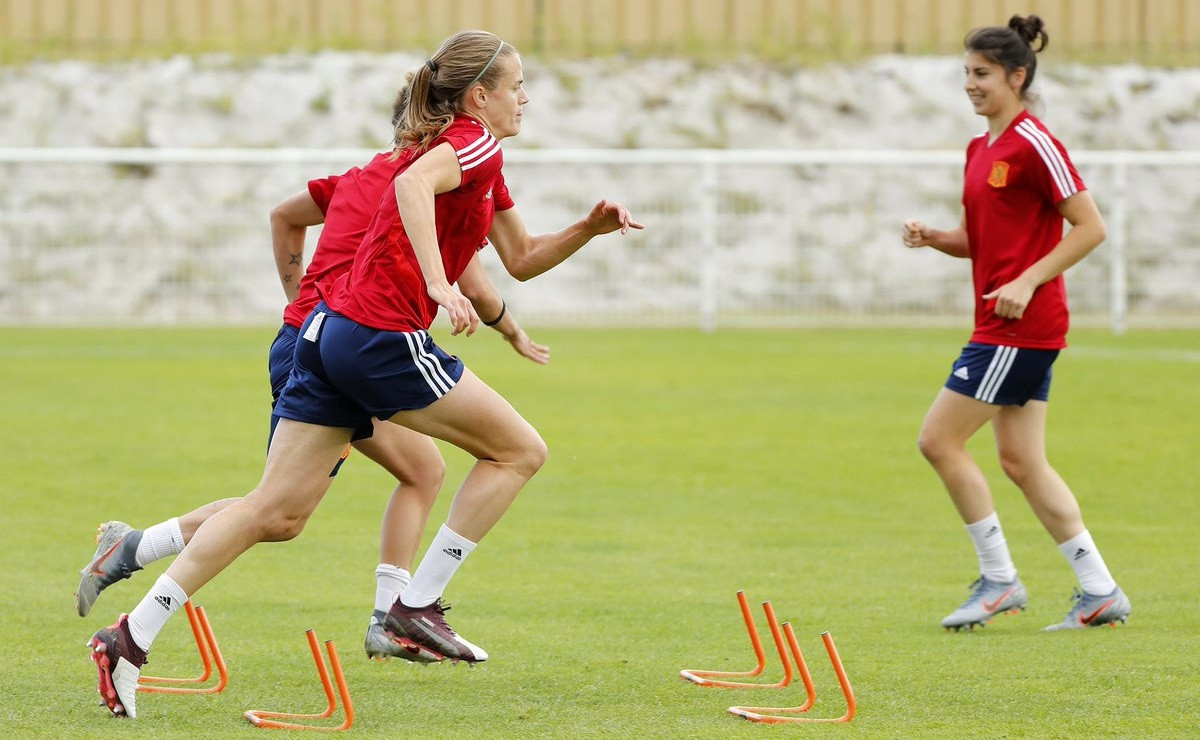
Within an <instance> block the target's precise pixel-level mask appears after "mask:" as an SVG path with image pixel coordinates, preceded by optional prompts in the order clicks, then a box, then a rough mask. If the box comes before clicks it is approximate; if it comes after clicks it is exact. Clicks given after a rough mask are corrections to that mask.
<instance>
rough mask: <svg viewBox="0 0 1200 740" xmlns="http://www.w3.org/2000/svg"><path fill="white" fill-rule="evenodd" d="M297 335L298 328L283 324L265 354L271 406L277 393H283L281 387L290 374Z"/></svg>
mask: <svg viewBox="0 0 1200 740" xmlns="http://www.w3.org/2000/svg"><path fill="white" fill-rule="evenodd" d="M298 336H300V330H299V329H297V328H296V327H294V326H292V325H291V324H284V325H283V326H281V327H279V333H278V334H276V335H275V341H273V342H271V352H270V354H269V355H268V356H267V371H268V372H269V373H270V377H271V408H274V407H275V402H276V401H278V400H279V394H280V393H283V387H284V386H285V385H287V380H288V376H289V375H291V374H292V364H293V363H294V362H295V357H294V356H295V354H296V337H298Z"/></svg>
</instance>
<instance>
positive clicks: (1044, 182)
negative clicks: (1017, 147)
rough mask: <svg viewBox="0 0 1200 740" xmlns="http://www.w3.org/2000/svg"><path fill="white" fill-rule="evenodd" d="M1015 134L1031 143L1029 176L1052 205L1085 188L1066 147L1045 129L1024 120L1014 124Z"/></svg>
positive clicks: (1035, 186) (1034, 185)
mask: <svg viewBox="0 0 1200 740" xmlns="http://www.w3.org/2000/svg"><path fill="white" fill-rule="evenodd" d="M1017 133H1019V134H1020V135H1021V136H1023V137H1024V138H1025V140H1026V141H1028V142H1029V144H1030V154H1029V162H1030V167H1029V171H1030V175H1031V177H1032V178H1033V187H1034V188H1035V189H1036V190H1038V191H1039V192H1040V193H1041V194H1042V195H1043V196H1044V197H1045V198H1046V199H1047V200H1049V201H1050V202H1051V203H1054V204H1055V205H1057V204H1059V203H1061V202H1062V201H1064V200H1066V199H1067V198H1070V197H1071V196H1072V195H1074V194H1075V193H1078V192H1079V191H1081V190H1087V186H1086V185H1085V184H1084V183H1083V178H1081V177H1080V176H1079V172H1078V171H1076V169H1075V163H1074V162H1072V161H1071V157H1070V155H1068V154H1067V148H1066V147H1064V146H1063V145H1062V142H1060V141H1059V140H1058V139H1056V138H1054V137H1053V136H1051V135H1050V134H1049V133H1048V132H1047V131H1046V130H1045V129H1043V128H1040V127H1039V126H1037V125H1035V124H1034V123H1033V121H1031V120H1029V119H1026V120H1024V121H1021V122H1020V123H1018V124H1017Z"/></svg>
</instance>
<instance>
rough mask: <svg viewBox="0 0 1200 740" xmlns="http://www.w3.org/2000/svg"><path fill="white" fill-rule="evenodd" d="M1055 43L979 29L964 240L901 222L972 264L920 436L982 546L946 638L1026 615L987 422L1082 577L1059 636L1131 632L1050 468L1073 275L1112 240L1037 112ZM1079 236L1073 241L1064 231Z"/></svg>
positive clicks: (1029, 29)
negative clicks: (1042, 57) (953, 346)
mask: <svg viewBox="0 0 1200 740" xmlns="http://www.w3.org/2000/svg"><path fill="white" fill-rule="evenodd" d="M1047 40H1048V36H1047V34H1046V31H1045V28H1044V24H1043V22H1042V19H1041V18H1039V17H1038V16H1036V15H1030V16H1025V17H1022V16H1013V18H1012V19H1011V20H1010V21H1009V22H1008V25H1007V26H992V27H986V28H979V29H976V30H974V31H972V32H971V33H969V34H968V35H967V37H966V39H965V41H964V47H965V49H966V64H965V71H966V83H965V85H964V88H965V90H966V93H967V97H968V98H969V99H970V101H971V105H972V106H973V107H974V108H975V112H976V113H977V114H979V115H981V116H984V117H985V118H987V122H988V130H987V131H986V132H984V133H982V134H980V135H979V136H976V137H975V138H974V139H972V140H971V142H970V143H969V144H968V145H967V156H966V167H965V169H964V175H963V196H962V203H963V217H962V221H961V223H960V224H959V225H958V226H957V227H956V228H953V229H950V230H946V231H941V230H937V229H932V228H930V227H929V226H927V225H926V224H924V223H923V222H921V221H916V220H910V221H906V222H905V223H904V228H903V238H904V244H905V245H906V246H908V247H913V248H915V247H933V248H934V249H937V250H938V251H941V252H944V253H946V254H948V255H950V256H952V257H965V258H970V260H971V266H972V275H973V280H974V288H975V330H974V332H973V333H972V335H971V338H970V340H969V342H968V344H967V346H966V347H964V348H963V350H962V354H961V355H960V356H959V358H958V359H957V360H956V361H955V362H954V366H953V369H952V371H951V373H950V376H949V378H948V379H947V381H946V384H945V387H944V388H943V389H942V390H941V391H940V392H939V394H938V395H937V397H936V398H935V399H934V402H933V405H932V406H931V407H930V409H929V412H928V414H927V415H926V416H925V421H924V423H923V424H922V426H921V433H920V439H919V446H920V449H921V453H922V454H923V455H924V456H925V458H926V459H927V460H928V461H929V463H930V464H931V465H932V466H933V468H934V470H935V471H936V472H937V474H938V476H939V477H940V478H941V479H942V483H943V484H944V485H945V486H946V490H947V491H948V492H949V494H950V499H951V500H952V501H953V502H954V505H955V507H956V508H957V510H958V513H959V515H960V516H961V517H962V520H963V522H964V523H965V524H966V528H967V533H968V534H969V535H970V537H971V541H972V542H973V543H974V545H975V551H976V554H977V555H978V558H979V570H980V574H979V578H978V579H976V580H975V582H974V583H972V584H971V587H970V590H971V594H970V597H969V598H968V599H967V600H966V602H964V603H963V605H962V606H961V607H959V608H958V609H957V610H955V611H954V612H953V613H952V614H950V615H949V616H947V617H946V618H945V619H943V620H942V626H943V627H945V628H947V629H953V630H960V629H963V628H967V629H971V628H974V627H975V626H976V625H979V626H982V625H983V624H985V623H986V622H988V621H989V620H990V619H991V618H992V617H993V616H994V615H996V614H998V613H1001V612H1016V611H1019V610H1023V609H1024V608H1025V606H1026V601H1027V596H1026V592H1025V587H1024V585H1022V583H1021V580H1020V579H1019V578H1018V577H1017V570H1016V567H1015V566H1014V565H1013V561H1012V557H1011V555H1010V554H1009V550H1008V545H1007V543H1006V542H1005V539H1004V532H1003V530H1002V529H1001V526H1000V520H999V518H998V517H997V515H996V509H995V505H994V503H993V501H992V494H991V491H990V490H989V488H988V483H987V480H986V478H985V477H984V474H983V471H982V470H981V469H980V467H979V465H978V464H977V463H976V462H975V460H974V459H973V458H972V457H971V455H970V453H968V452H967V449H966V443H967V440H968V439H970V438H971V437H972V436H973V435H974V434H975V432H977V431H979V429H980V428H981V427H983V426H984V425H985V424H987V423H988V422H991V424H992V430H993V432H994V433H995V437H996V448H997V452H998V453H999V456H1000V463H1001V466H1002V467H1003V469H1004V472H1005V473H1006V474H1007V475H1008V477H1009V478H1010V479H1011V480H1012V481H1013V482H1014V483H1015V484H1016V485H1017V487H1019V488H1020V489H1021V492H1022V493H1024V494H1025V499H1026V501H1028V502H1029V505H1030V507H1031V508H1032V509H1033V512H1034V514H1035V515H1036V516H1037V518H1038V520H1039V521H1040V522H1041V523H1042V526H1044V527H1045V528H1046V531H1047V532H1049V533H1050V535H1051V536H1052V537H1053V538H1054V541H1055V542H1056V543H1057V544H1058V548H1059V550H1060V551H1061V552H1062V554H1063V556H1064V557H1065V558H1066V559H1067V562H1068V563H1069V564H1070V565H1071V567H1072V568H1073V569H1074V571H1075V575H1076V577H1077V578H1078V579H1079V589H1078V590H1077V592H1076V595H1075V597H1074V604H1073V605H1072V607H1071V609H1070V610H1069V612H1068V613H1067V615H1066V617H1065V618H1064V619H1063V620H1062V621H1061V622H1057V623H1055V624H1052V625H1050V626H1049V627H1047V628H1046V629H1048V630H1061V629H1077V628H1083V627H1095V626H1099V625H1103V624H1113V625H1115V624H1116V623H1118V622H1124V621H1125V620H1126V618H1127V617H1128V616H1129V613H1130V603H1129V599H1128V597H1126V595H1125V593H1124V592H1123V591H1122V590H1121V588H1120V587H1119V586H1117V583H1116V581H1114V580H1113V577H1112V575H1111V574H1110V573H1109V570H1108V567H1107V566H1106V565H1105V563H1104V559H1103V558H1102V557H1101V556H1100V551H1099V549H1097V547H1096V544H1095V542H1094V541H1093V540H1092V535H1091V534H1090V533H1089V532H1088V530H1087V528H1086V527H1085V526H1084V523H1083V516H1082V514H1081V513H1080V509H1079V504H1078V502H1077V501H1076V499H1075V495H1074V494H1073V493H1072V492H1071V489H1070V488H1069V487H1067V484H1066V483H1065V482H1064V481H1063V479H1062V478H1061V477H1060V476H1059V474H1058V473H1057V472H1056V471H1055V470H1054V468H1052V467H1051V466H1050V463H1049V462H1048V461H1047V459H1046V449H1045V436H1046V409H1047V400H1048V398H1049V392H1050V378H1051V366H1052V365H1053V363H1054V360H1055V358H1056V357H1057V356H1058V353H1059V350H1061V349H1062V348H1064V347H1066V346H1067V343H1066V334H1067V326H1068V312H1067V301H1066V291H1065V288H1064V284H1063V272H1065V271H1066V270H1067V268H1069V267H1071V266H1072V265H1074V264H1075V263H1076V262H1078V261H1079V260H1081V259H1083V258H1084V257H1085V256H1087V254H1088V253H1089V252H1091V251H1092V250H1093V249H1095V248H1096V247H1097V246H1098V245H1099V244H1100V243H1101V242H1102V241H1104V236H1105V229H1104V221H1103V219H1102V218H1101V216H1100V213H1099V211H1098V210H1097V209H1096V204H1095V203H1094V202H1093V201H1092V198H1091V196H1090V195H1089V194H1088V191H1087V190H1086V187H1085V186H1084V183H1083V181H1082V180H1081V179H1080V177H1079V173H1077V172H1076V171H1075V166H1074V165H1073V164H1072V163H1071V158H1070V157H1069V156H1068V154H1067V150H1066V149H1065V148H1064V147H1063V145H1062V144H1061V143H1059V141H1058V140H1057V139H1055V138H1054V137H1053V136H1052V135H1051V134H1050V131H1049V130H1048V129H1047V128H1046V126H1045V125H1044V124H1043V123H1042V122H1041V121H1039V120H1038V119H1037V118H1035V117H1034V116H1032V115H1031V114H1030V112H1029V111H1028V110H1027V109H1026V105H1027V103H1028V102H1029V100H1030V94H1029V87H1030V85H1031V84H1032V83H1033V79H1034V74H1035V73H1036V71H1037V52H1039V51H1041V50H1042V49H1044V48H1045V46H1046V42H1047ZM1064 219H1065V220H1066V221H1068V222H1070V224H1071V229H1070V231H1069V232H1068V233H1067V234H1066V235H1065V236H1064V235H1063V231H1064V229H1063V220H1064Z"/></svg>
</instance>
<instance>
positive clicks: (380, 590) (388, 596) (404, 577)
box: [375, 563, 412, 613]
mask: <svg viewBox="0 0 1200 740" xmlns="http://www.w3.org/2000/svg"><path fill="white" fill-rule="evenodd" d="M411 581H412V574H411V573H409V572H408V571H407V570H405V569H403V568H401V567H399V566H397V565H388V564H387V563H380V564H379V567H378V568H376V569H375V611H377V612H385V613H386V612H387V610H388V609H391V608H392V604H394V603H395V602H396V599H398V598H400V594H402V593H404V589H406V588H408V584H409V583H410V582H411Z"/></svg>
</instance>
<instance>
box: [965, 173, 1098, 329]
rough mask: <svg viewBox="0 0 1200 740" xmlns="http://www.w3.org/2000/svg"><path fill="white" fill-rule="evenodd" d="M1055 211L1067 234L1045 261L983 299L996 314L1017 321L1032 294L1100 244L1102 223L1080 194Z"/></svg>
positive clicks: (1086, 197) (1093, 205)
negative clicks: (1067, 227) (1065, 223)
mask: <svg viewBox="0 0 1200 740" xmlns="http://www.w3.org/2000/svg"><path fill="white" fill-rule="evenodd" d="M1058 211H1059V213H1061V214H1062V215H1063V218H1065V219H1066V220H1067V221H1069V222H1070V224H1071V231H1070V232H1068V233H1067V235H1066V236H1064V237H1063V238H1062V241H1060V242H1059V243H1058V244H1056V245H1055V246H1054V249H1051V250H1050V252H1049V253H1047V254H1046V256H1045V257H1042V258H1041V259H1040V260H1038V261H1037V262H1034V263H1033V264H1032V265H1030V266H1029V267H1027V268H1026V269H1025V271H1024V272H1022V273H1021V274H1020V275H1019V276H1018V277H1017V279H1015V280H1013V281H1012V282H1009V283H1005V284H1004V285H1001V286H1000V287H999V288H996V289H995V290H993V291H992V292H990V293H988V294H986V295H984V296H983V299H984V300H992V299H995V301H996V314H997V315H998V316H1002V317H1004V318H1006V319H1019V318H1021V316H1022V315H1024V313H1025V307H1026V306H1028V305H1029V301H1030V300H1031V299H1032V298H1033V291H1035V290H1037V288H1038V287H1039V286H1041V285H1044V284H1046V283H1048V282H1050V281H1051V280H1053V279H1054V278H1056V277H1058V276H1059V275H1061V274H1063V273H1064V272H1066V271H1067V269H1068V268H1069V267H1071V266H1072V265H1074V264H1075V263H1076V262H1078V261H1079V260H1081V259H1083V258H1084V257H1086V256H1087V255H1088V253H1089V252H1091V251H1092V250H1093V249H1095V248H1096V247H1098V246H1100V243H1101V242H1103V241H1104V237H1105V236H1106V231H1105V228H1104V219H1103V218H1102V217H1101V216H1100V211H1099V210H1098V209H1097V208H1096V202H1095V201H1093V200H1092V196H1091V194H1090V193H1088V191H1086V190H1083V191H1080V192H1078V193H1075V194H1074V195H1072V196H1071V197H1069V198H1066V199H1065V200H1063V201H1062V202H1061V203H1059V204H1058Z"/></svg>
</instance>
